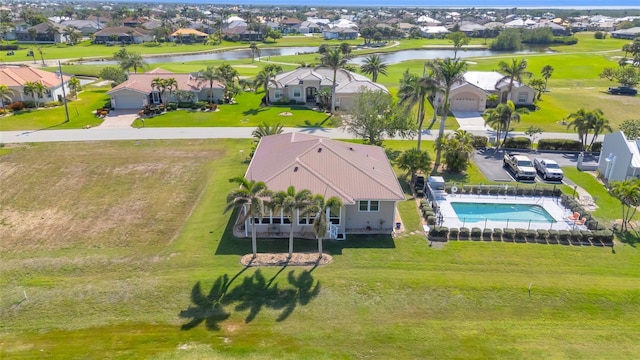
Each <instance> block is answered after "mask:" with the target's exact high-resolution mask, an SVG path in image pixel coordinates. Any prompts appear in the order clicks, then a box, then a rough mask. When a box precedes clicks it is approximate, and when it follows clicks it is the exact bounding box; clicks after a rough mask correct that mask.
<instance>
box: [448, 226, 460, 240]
mask: <svg viewBox="0 0 640 360" xmlns="http://www.w3.org/2000/svg"><path fill="white" fill-rule="evenodd" d="M458 233H460V230H459V229H458V228H451V229H449V239H451V240H458Z"/></svg>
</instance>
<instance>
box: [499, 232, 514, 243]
mask: <svg viewBox="0 0 640 360" xmlns="http://www.w3.org/2000/svg"><path fill="white" fill-rule="evenodd" d="M515 236H516V231H515V230H513V229H504V233H503V234H502V239H504V241H510V242H511V241H513V239H514V238H515Z"/></svg>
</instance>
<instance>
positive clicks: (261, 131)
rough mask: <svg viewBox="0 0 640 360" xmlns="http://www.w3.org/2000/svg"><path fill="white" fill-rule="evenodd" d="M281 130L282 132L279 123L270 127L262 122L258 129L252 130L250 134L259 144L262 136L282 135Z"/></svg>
mask: <svg viewBox="0 0 640 360" xmlns="http://www.w3.org/2000/svg"><path fill="white" fill-rule="evenodd" d="M282 130H283V127H282V124H280V123H277V124H275V125H271V124H268V123H267V122H265V121H263V122H262V124H260V125H258V127H257V128H256V129H255V130H253V132H252V133H251V136H253V137H254V138H255V141H256V142H259V141H260V139H262V137H263V136H269V135H277V134H282Z"/></svg>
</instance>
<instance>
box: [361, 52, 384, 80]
mask: <svg viewBox="0 0 640 360" xmlns="http://www.w3.org/2000/svg"><path fill="white" fill-rule="evenodd" d="M360 71H362V73H364V74H366V75H371V80H372V81H373V82H377V81H378V74H382V75H384V76H387V64H385V63H383V62H382V59H381V58H380V55H376V54H373V55H369V56H367V57H366V58H365V59H364V64H362V66H360Z"/></svg>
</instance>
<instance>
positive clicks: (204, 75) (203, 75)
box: [197, 65, 221, 104]
mask: <svg viewBox="0 0 640 360" xmlns="http://www.w3.org/2000/svg"><path fill="white" fill-rule="evenodd" d="M197 79H198V80H199V81H198V86H200V85H201V84H202V83H209V104H212V103H213V83H214V82H217V81H220V80H221V78H220V75H218V72H217V71H216V68H215V67H214V66H213V65H209V66H207V68H206V69H204V70H200V72H198V76H197Z"/></svg>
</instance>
